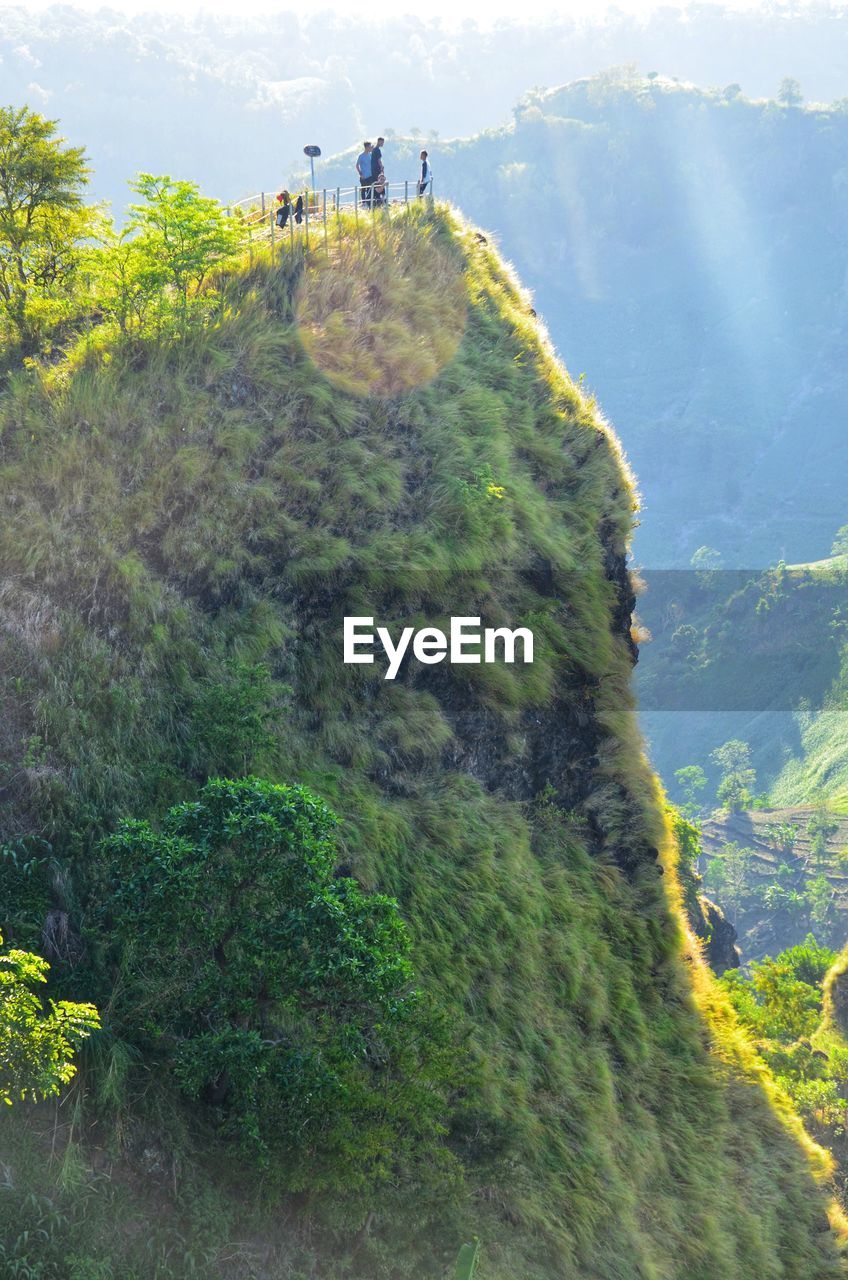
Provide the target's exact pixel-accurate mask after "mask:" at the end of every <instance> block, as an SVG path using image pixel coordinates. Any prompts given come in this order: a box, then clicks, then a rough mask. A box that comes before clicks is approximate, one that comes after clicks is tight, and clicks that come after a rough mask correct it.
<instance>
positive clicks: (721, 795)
mask: <svg viewBox="0 0 848 1280" xmlns="http://www.w3.org/2000/svg"><path fill="white" fill-rule="evenodd" d="M710 759H711V760H712V761H713V763H714V764H716V765H718V767H719V769H720V770H721V779H720V781H719V784H718V792H717V796H718V800H719V803H720V804H723V805H724V806H725V807H726V808H727V809H729V810H730V811H731V813H738V812H740V811H741V810H742V809H750V807H751V804H752V803H753V799H752V795H751V792H752V789H753V787H754V786H755V784H756V781H757V775H756V773H755V771H754V769H753V767H752V765H751V748H750V747H749V746H748V743H747V742H740V740H739V739H738V738H732V739H731V740H730V741H729V742H725V743H724V744H723V745H722V746H720V747H716V749H715V751H713V752H712V753H711V755H710Z"/></svg>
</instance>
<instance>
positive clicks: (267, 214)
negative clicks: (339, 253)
mask: <svg viewBox="0 0 848 1280" xmlns="http://www.w3.org/2000/svg"><path fill="white" fill-rule="evenodd" d="M277 191H279V188H276V189H273V190H269V191H260V192H258V193H257V194H256V195H253V196H245V198H244V199H243V200H236V201H235V203H233V204H231V205H229V206H228V207H227V212H228V213H229V214H231V215H234V216H241V217H243V218H244V221H245V224H246V226H247V228H248V233H249V239H250V242H251V243H252V242H253V239H254V236H255V237H256V238H257V239H259V240H267V239H270V241H271V247H272V251H273V248H274V246H275V244H276V242H277V241H278V240H280V239H281V240H282V241H283V243H285V240H286V239H288V240H289V241H290V243H294V240H295V237H297V236H299V235H301V234H302V235H303V237H304V238H305V240H306V243H307V244H308V243H309V230H310V226H312V227H313V228H315V227H316V226H317V228H318V230H319V231H320V230H323V233H324V239H325V242H326V240H327V232H328V224H329V222H330V221H331V220H332V219H333V218H340V217H341V215H342V214H343V213H353V215H354V218H355V219H356V220H358V218H359V215H360V213H363V214H373V213H376V212H378V211H379V212H390V211H391V210H392V209H397V208H401V207H403V206H405V205H409V204H414V203H417V202H418V201H419V200H432V199H433V180H432V178H430V179H429V180H428V181H427V182H426V183H421V182H419V181H417V180H415V179H413V180H412V181H409V180H406V181H404V182H385V183H382V184H379V183H372V184H369V185H368V186H363V185H361V184H360V185H358V186H352V187H323V188H321V190H314V191H308V190H303V191H297V192H294V193H289V194H290V199H291V204H290V205H289V206H288V215H287V217H286V220H285V222H284V223H283V225H282V226H280V225H279V224H278V222H277V212H278V210H279V209H280V208H282V207H283V206H281V205H280V204H279V202H278V199H277ZM298 200H300V201H302V205H301V209H300V211H299V213H298V210H297V204H298Z"/></svg>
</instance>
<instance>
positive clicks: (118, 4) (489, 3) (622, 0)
mask: <svg viewBox="0 0 848 1280" xmlns="http://www.w3.org/2000/svg"><path fill="white" fill-rule="evenodd" d="M706 2H707V3H710V2H711V0H706ZM713 2H715V3H719V2H720V3H721V7H722V8H729V9H750V8H757V7H758V5H759V3H760V0H713ZM52 3H55V0H23V2H22V3H20V5H19V7H21V8H23V9H33V10H36V9H37V10H43V9H47V8H49V7H50V5H51V4H52ZM72 3H73V7H76V8H80V9H86V10H88V11H96V10H99V9H112V10H118V11H119V12H122V13H132V14H137V13H145V12H150V11H151V10H159V11H165V12H168V13H171V14H174V15H181V16H191V15H193V14H195V13H197V12H199V11H205V12H213V13H242V14H248V13H250V14H261V13H268V12H269V11H270V12H278V13H279V12H285V11H290V12H296V13H301V14H302V13H304V12H309V13H315V12H316V11H320V10H333V11H335V12H338V13H343V14H345V15H350V16H356V17H370V18H383V17H396V16H398V15H399V14H406V13H409V14H412V15H414V16H415V17H418V18H439V19H441V20H442V21H450V22H457V21H465V20H467V19H469V18H474V19H475V20H476V21H477V22H478V23H480V24H481V25H484V24H486V23H489V22H492V21H498V20H501V19H509V20H511V21H532V20H534V19H538V18H542V17H545V16H548V15H555V14H559V15H568V16H574V17H578V16H580V17H584V16H589V15H598V14H599V11H601V10H602V9H603V8H604V7H605V6H603V5H602V4H599V3H598V0H557V2H556V3H552V0H520V3H516V0H483V2H481V0H336V2H335V3H326V2H322V0H317V2H316V3H315V4H311V5H309V6H308V7H307V8H306V9H305V8H304V6H303V5H302V4H292V3H280V0H276V3H275V2H274V0H203V2H201V0H114V2H113V3H111V4H108V3H104V0H72ZM703 3H704V0H699V5H700V6H702V5H703ZM659 7H663V8H670V9H685V8H688V7H689V0H616V3H615V5H614V8H616V9H618V10H621V11H624V12H626V13H632V14H647V13H650V12H651V11H652V10H653V9H656V8H659Z"/></svg>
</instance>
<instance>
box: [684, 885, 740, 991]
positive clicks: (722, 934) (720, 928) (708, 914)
mask: <svg viewBox="0 0 848 1280" xmlns="http://www.w3.org/2000/svg"><path fill="white" fill-rule="evenodd" d="M698 902H699V904H700V908H701V911H700V915H699V916H698V917H697V918H696V919H695V921H693V924H694V927H695V932H696V933H697V935H698V937H699V938H702V939H703V940H704V942H705V944H706V945H705V947H704V955H705V956H706V959H707V964H708V965H709V966H710V968H711V969H712V970H713V972H714V973H716V974H718V976H719V977H721V975H722V974H723V973H726V972H727V970H728V969H738V968H739V961H740V958H741V953H740V951H739V948H738V947H737V945H736V930H735V929H734V927H733V925H732V924H731V923H730V921H729V920H728V918H727V916H726V915H725V914H724V912H723V911H722V909H721V907H720V906H718V904H717V903H715V902H711V901H710V899H709V898H705V897H704V896H703V895H702V896H700V897H699V899H698Z"/></svg>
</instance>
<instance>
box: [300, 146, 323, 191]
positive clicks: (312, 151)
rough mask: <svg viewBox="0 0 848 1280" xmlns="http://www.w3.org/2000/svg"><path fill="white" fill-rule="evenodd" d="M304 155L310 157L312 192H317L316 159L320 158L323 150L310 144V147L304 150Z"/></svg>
mask: <svg viewBox="0 0 848 1280" xmlns="http://www.w3.org/2000/svg"><path fill="white" fill-rule="evenodd" d="M303 154H304V155H305V156H309V164H310V166H311V168H312V190H313V191H314V190H315V157H316V156H320V154H321V148H320V147H316V146H315V145H314V143H310V144H309V146H308V147H304V148H303Z"/></svg>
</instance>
